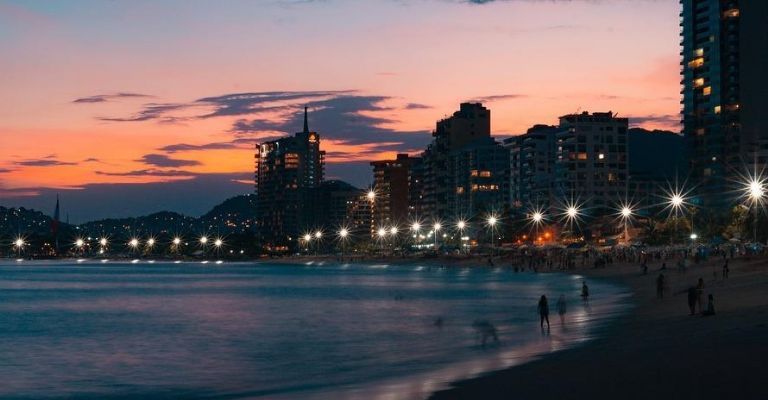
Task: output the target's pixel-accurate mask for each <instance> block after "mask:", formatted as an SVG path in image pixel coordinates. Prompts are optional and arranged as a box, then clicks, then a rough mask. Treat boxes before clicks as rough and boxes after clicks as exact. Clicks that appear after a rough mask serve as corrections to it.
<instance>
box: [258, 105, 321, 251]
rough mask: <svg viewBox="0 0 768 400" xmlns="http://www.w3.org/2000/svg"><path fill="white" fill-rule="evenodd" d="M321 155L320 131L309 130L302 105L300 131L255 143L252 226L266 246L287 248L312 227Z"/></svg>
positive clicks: (319, 177) (305, 112) (319, 180)
mask: <svg viewBox="0 0 768 400" xmlns="http://www.w3.org/2000/svg"><path fill="white" fill-rule="evenodd" d="M324 155H325V152H324V151H321V150H320V135H318V134H317V132H311V131H310V130H309V123H308V120H307V108H306V107H305V108H304V130H303V131H301V132H298V133H296V134H295V135H294V136H293V137H285V138H282V139H278V140H274V141H270V142H265V143H262V144H257V145H256V153H255V156H254V157H255V173H254V183H255V189H254V192H255V194H256V229H257V232H258V235H259V237H260V239H261V240H262V243H263V244H264V245H265V246H266V247H269V248H276V249H288V248H291V247H293V245H295V243H296V242H297V238H298V235H299V234H300V233H301V232H302V231H304V230H306V229H309V228H311V227H312V226H311V225H312V224H313V221H314V217H313V215H312V214H313V212H314V208H313V207H310V206H311V205H312V204H313V199H312V197H313V195H314V194H315V193H316V192H315V191H314V190H313V189H315V188H317V187H318V186H319V185H320V183H321V182H322V181H323V173H324V165H325V162H324Z"/></svg>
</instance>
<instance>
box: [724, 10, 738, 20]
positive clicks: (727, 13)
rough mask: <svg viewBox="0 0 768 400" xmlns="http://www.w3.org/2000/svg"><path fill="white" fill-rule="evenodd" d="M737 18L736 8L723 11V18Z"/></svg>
mask: <svg viewBox="0 0 768 400" xmlns="http://www.w3.org/2000/svg"><path fill="white" fill-rule="evenodd" d="M738 16H739V9H738V8H731V9H730V10H725V11H724V12H723V17H725V18H736V17H738Z"/></svg>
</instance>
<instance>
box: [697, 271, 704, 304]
mask: <svg viewBox="0 0 768 400" xmlns="http://www.w3.org/2000/svg"><path fill="white" fill-rule="evenodd" d="M703 297H704V279H701V278H699V282H698V283H697V284H696V304H698V306H699V312H701V311H702V305H703V302H704V299H703Z"/></svg>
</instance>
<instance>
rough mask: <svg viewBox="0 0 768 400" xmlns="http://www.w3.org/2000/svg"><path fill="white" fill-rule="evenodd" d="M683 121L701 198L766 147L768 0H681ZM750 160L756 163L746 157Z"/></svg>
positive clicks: (718, 202)
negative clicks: (767, 26)
mask: <svg viewBox="0 0 768 400" xmlns="http://www.w3.org/2000/svg"><path fill="white" fill-rule="evenodd" d="M681 5H682V12H681V13H680V17H681V22H680V26H681V28H682V30H681V36H682V41H681V44H682V49H681V52H680V56H681V58H680V59H681V62H680V63H681V74H682V81H681V84H682V95H683V99H682V104H683V110H682V113H683V115H682V122H683V134H684V136H685V141H686V147H687V151H688V155H689V161H690V179H691V181H692V182H693V184H695V185H696V186H697V187H698V193H697V194H698V195H700V197H701V201H702V203H703V204H705V205H709V206H727V205H728V204H729V202H728V201H727V200H729V199H728V197H727V196H723V194H724V193H728V192H729V191H732V189H733V187H732V182H733V181H734V180H736V178H737V177H738V176H739V174H740V173H742V174H743V173H744V170H749V171H752V170H753V169H754V168H756V169H757V170H760V169H761V168H763V167H764V166H765V164H766V156H767V155H768V140H767V139H768V112H766V110H767V109H768V103H766V96H767V95H768V79H766V74H768V45H766V43H768V29H766V23H768V2H766V1H754V0H682V1H681ZM755 162H757V164H758V165H757V166H755V165H753V164H754V163H755Z"/></svg>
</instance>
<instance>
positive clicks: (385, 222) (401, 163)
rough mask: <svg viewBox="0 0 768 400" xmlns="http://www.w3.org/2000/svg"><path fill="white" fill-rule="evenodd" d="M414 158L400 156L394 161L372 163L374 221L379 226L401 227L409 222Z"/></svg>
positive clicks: (404, 155) (406, 155)
mask: <svg viewBox="0 0 768 400" xmlns="http://www.w3.org/2000/svg"><path fill="white" fill-rule="evenodd" d="M413 162H414V158H413V157H409V156H408V154H398V155H397V157H396V158H395V159H394V160H382V161H372V162H371V166H373V191H374V193H375V194H376V197H375V198H374V204H373V207H374V208H373V213H374V217H373V218H374V221H375V222H376V224H377V225H378V226H391V225H400V224H403V223H405V222H407V220H408V216H409V211H410V208H409V205H410V203H411V201H410V196H411V190H410V183H411V165H412V164H413Z"/></svg>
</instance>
